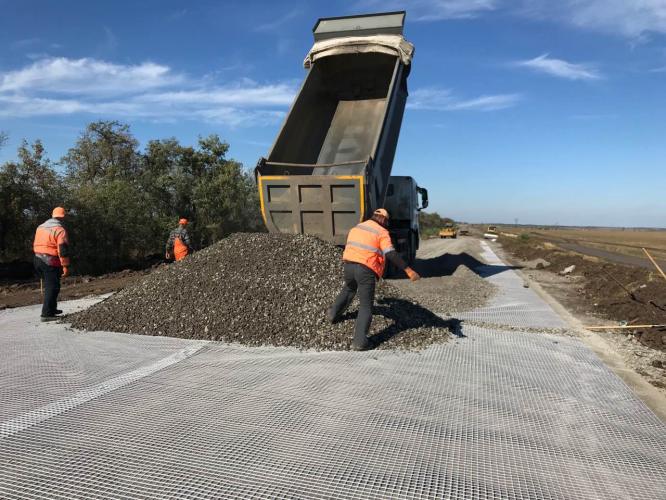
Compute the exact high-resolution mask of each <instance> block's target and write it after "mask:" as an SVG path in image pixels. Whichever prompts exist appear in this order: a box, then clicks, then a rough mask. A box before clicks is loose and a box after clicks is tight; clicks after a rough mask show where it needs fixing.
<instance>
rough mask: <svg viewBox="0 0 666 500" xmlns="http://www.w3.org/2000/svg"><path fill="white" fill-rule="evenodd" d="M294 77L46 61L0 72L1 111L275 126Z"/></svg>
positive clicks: (3, 114)
mask: <svg viewBox="0 0 666 500" xmlns="http://www.w3.org/2000/svg"><path fill="white" fill-rule="evenodd" d="M296 88H297V87H296V85H295V83H293V82H279V83H270V84H264V85H262V84H259V83H257V82H254V81H252V80H249V79H242V80H239V81H234V82H229V83H225V84H219V83H216V82H215V81H214V80H212V79H210V78H209V77H203V78H200V79H193V78H188V77H186V76H184V75H177V74H174V72H173V71H172V70H171V68H169V67H168V66H163V65H159V64H155V63H151V62H146V63H142V64H138V65H120V64H114V63H110V62H107V61H100V60H96V59H88V58H86V59H67V58H48V59H43V60H38V61H36V62H34V63H32V64H30V65H28V66H26V67H24V68H21V69H18V70H14V71H9V72H6V73H0V116H1V117H27V116H46V115H50V116H52V115H68V114H74V113H87V114H95V115H102V116H112V117H119V118H126V119H130V118H140V119H149V120H159V121H169V120H189V119H194V120H204V121H208V122H214V123H223V124H227V125H231V126H242V125H257V124H265V123H274V122H275V121H277V120H279V119H280V118H281V117H282V116H283V115H284V109H286V108H287V107H288V106H289V104H290V103H291V102H292V100H293V97H294V95H295V93H296Z"/></svg>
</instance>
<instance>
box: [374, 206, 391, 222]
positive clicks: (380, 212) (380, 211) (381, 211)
mask: <svg viewBox="0 0 666 500" xmlns="http://www.w3.org/2000/svg"><path fill="white" fill-rule="evenodd" d="M373 215H381V216H382V217H386V218H387V219H388V218H389V213H388V210H386V209H385V208H378V209H377V210H375V211H374V212H373Z"/></svg>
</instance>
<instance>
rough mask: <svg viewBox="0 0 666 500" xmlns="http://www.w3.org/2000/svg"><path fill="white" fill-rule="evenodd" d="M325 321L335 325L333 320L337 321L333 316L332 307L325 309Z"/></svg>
mask: <svg viewBox="0 0 666 500" xmlns="http://www.w3.org/2000/svg"><path fill="white" fill-rule="evenodd" d="M326 319H327V320H328V322H329V323H331V324H332V323H335V320H336V319H337V318H336V316H335V311H334V310H333V308H332V307H329V308H328V309H326Z"/></svg>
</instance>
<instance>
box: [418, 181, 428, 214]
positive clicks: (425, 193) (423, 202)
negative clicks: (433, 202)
mask: <svg viewBox="0 0 666 500" xmlns="http://www.w3.org/2000/svg"><path fill="white" fill-rule="evenodd" d="M416 192H417V193H419V194H420V195H421V206H420V207H419V208H417V210H418V211H419V212H420V211H421V210H423V209H424V208H428V190H427V189H426V188H422V187H418V186H417V187H416Z"/></svg>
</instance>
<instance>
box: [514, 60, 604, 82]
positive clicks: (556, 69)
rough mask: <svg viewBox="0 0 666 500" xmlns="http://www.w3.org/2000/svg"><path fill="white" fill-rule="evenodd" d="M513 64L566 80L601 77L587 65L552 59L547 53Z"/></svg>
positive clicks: (597, 78)
mask: <svg viewBox="0 0 666 500" xmlns="http://www.w3.org/2000/svg"><path fill="white" fill-rule="evenodd" d="M515 64H516V65H517V66H522V67H525V68H530V69H533V70H534V71H538V72H540V73H546V74H548V75H551V76H557V77H559V78H566V79H568V80H599V79H600V78H601V74H600V73H598V72H597V71H596V70H595V69H593V68H591V67H590V66H588V65H585V64H574V63H570V62H567V61H564V60H562V59H554V58H551V57H548V54H542V55H540V56H539V57H535V58H534V59H530V60H528V61H518V62H517V63H515Z"/></svg>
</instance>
